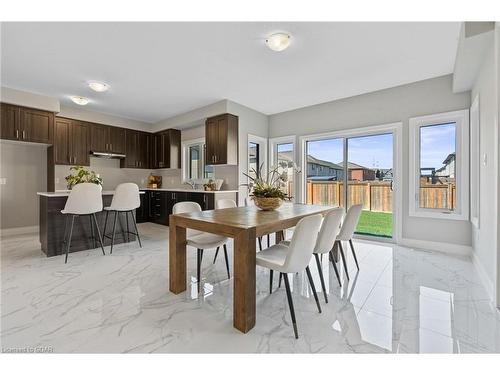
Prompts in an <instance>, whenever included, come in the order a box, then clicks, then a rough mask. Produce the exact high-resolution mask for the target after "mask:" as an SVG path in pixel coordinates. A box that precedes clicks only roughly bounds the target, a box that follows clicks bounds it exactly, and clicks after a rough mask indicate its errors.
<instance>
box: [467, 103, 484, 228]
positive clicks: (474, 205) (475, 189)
mask: <svg viewBox="0 0 500 375" xmlns="http://www.w3.org/2000/svg"><path fill="white" fill-rule="evenodd" d="M480 139H481V114H480V110H479V94H478V95H476V97H475V98H474V101H473V102H472V105H471V107H470V221H471V223H472V225H474V227H475V228H476V229H479V218H480V216H481V215H480V208H481V204H480V202H481V199H480V196H481V188H480V186H481V185H480V182H481V147H480Z"/></svg>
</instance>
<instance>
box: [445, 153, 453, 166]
mask: <svg viewBox="0 0 500 375" xmlns="http://www.w3.org/2000/svg"><path fill="white" fill-rule="evenodd" d="M453 160H455V153H454V152H452V153H451V154H449V155H448V156H447V157H446V159H444V161H443V164H444V165H447V164H450V163H451V162H452V161H453Z"/></svg>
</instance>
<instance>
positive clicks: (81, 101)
mask: <svg viewBox="0 0 500 375" xmlns="http://www.w3.org/2000/svg"><path fill="white" fill-rule="evenodd" d="M71 100H72V101H73V103H76V104H78V105H87V104H89V101H90V100H88V99H87V98H84V97H83V96H72V97H71Z"/></svg>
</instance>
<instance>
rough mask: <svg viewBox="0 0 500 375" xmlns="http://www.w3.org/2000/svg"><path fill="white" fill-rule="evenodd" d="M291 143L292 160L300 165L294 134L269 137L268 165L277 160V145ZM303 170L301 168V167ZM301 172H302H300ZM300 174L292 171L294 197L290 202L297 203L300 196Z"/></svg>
mask: <svg viewBox="0 0 500 375" xmlns="http://www.w3.org/2000/svg"><path fill="white" fill-rule="evenodd" d="M288 143H291V144H292V145H293V151H292V155H293V162H294V163H295V164H296V165H300V163H299V160H298V158H297V156H298V152H297V137H296V136H295V135H286V136H283V137H275V138H270V139H269V165H270V166H275V165H276V163H277V162H278V145H281V144H288ZM302 171H303V169H302ZM302 174H303V173H302ZM299 177H300V176H299V175H298V174H297V173H294V176H293V191H294V192H295V194H294V197H293V199H292V202H295V203H299V202H300V199H301V198H300V196H299V186H300V182H299V179H300V178H299Z"/></svg>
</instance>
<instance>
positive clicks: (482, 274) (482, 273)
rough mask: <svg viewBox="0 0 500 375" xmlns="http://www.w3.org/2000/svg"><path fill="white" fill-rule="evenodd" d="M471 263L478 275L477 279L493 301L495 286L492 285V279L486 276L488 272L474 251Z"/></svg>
mask: <svg viewBox="0 0 500 375" xmlns="http://www.w3.org/2000/svg"><path fill="white" fill-rule="evenodd" d="M471 258H472V264H473V265H474V267H475V268H476V270H477V273H478V275H479V279H480V280H481V283H482V284H483V286H484V289H486V293H488V296H489V297H490V300H491V301H495V288H494V286H493V281H492V280H491V279H490V277H489V276H488V273H487V272H486V270H485V269H484V266H483V264H482V263H481V261H480V260H479V258H478V257H477V254H476V252H475V251H473V252H472V256H471Z"/></svg>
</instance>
